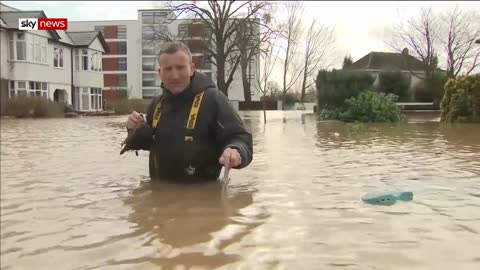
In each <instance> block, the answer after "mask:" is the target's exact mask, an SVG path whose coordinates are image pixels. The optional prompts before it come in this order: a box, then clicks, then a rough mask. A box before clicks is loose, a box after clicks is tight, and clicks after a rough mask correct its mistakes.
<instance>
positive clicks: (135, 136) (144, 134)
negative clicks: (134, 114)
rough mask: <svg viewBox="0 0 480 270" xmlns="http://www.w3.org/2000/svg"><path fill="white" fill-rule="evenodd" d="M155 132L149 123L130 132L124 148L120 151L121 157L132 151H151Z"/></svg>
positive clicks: (123, 144)
mask: <svg viewBox="0 0 480 270" xmlns="http://www.w3.org/2000/svg"><path fill="white" fill-rule="evenodd" d="M153 132H154V129H153V128H152V127H151V126H149V125H148V124H147V123H143V124H141V125H140V126H139V127H137V128H136V129H134V130H133V131H132V132H130V133H129V134H128V136H127V138H126V139H125V140H124V141H123V142H122V147H123V148H122V150H121V151H120V155H121V154H123V153H125V152H127V151H131V150H149V148H150V146H151V145H152V144H153Z"/></svg>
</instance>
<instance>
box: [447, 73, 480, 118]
mask: <svg viewBox="0 0 480 270" xmlns="http://www.w3.org/2000/svg"><path fill="white" fill-rule="evenodd" d="M440 108H441V110H442V114H441V121H442V122H456V121H469V122H470V121H475V122H477V121H478V122H480V75H476V76H475V75H471V76H462V77H459V78H457V79H449V80H448V82H447V83H446V84H445V95H444V97H443V99H442V102H441V104H440Z"/></svg>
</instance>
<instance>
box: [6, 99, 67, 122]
mask: <svg viewBox="0 0 480 270" xmlns="http://www.w3.org/2000/svg"><path fill="white" fill-rule="evenodd" d="M63 112H64V107H63V104H60V103H57V102H54V101H52V100H49V99H45V98H43V97H38V96H16V97H12V98H10V99H9V100H8V102H7V115H10V116H15V117H18V118H25V117H39V118H40V117H42V118H43V117H63V116H64V115H63Z"/></svg>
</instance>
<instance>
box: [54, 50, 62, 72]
mask: <svg viewBox="0 0 480 270" xmlns="http://www.w3.org/2000/svg"><path fill="white" fill-rule="evenodd" d="M55 57H57V64H56V65H55ZM63 59H64V58H63V48H61V47H53V66H54V67H56V68H62V69H63V68H64V63H63Z"/></svg>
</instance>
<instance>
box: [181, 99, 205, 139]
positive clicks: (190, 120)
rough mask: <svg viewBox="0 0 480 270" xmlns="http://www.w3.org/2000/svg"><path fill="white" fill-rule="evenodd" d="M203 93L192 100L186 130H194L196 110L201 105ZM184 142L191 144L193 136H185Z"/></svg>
mask: <svg viewBox="0 0 480 270" xmlns="http://www.w3.org/2000/svg"><path fill="white" fill-rule="evenodd" d="M203 93H205V92H203V91H202V92H201V93H198V94H197V95H196V96H195V99H194V100H193V104H192V109H190V115H188V122H187V129H190V130H194V129H195V125H196V123H197V116H198V110H199V109H200V105H201V104H202V99H203ZM185 141H186V142H192V141H193V136H185Z"/></svg>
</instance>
